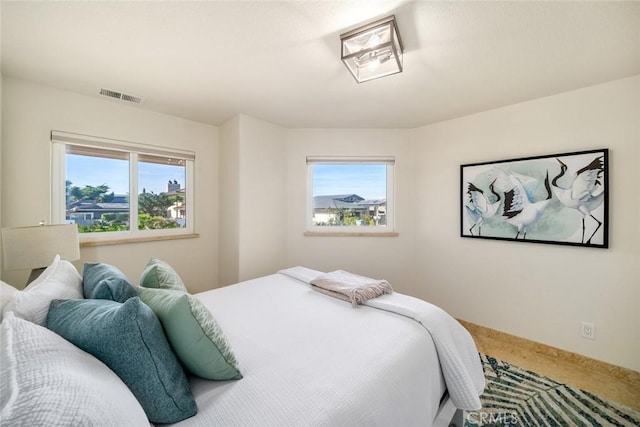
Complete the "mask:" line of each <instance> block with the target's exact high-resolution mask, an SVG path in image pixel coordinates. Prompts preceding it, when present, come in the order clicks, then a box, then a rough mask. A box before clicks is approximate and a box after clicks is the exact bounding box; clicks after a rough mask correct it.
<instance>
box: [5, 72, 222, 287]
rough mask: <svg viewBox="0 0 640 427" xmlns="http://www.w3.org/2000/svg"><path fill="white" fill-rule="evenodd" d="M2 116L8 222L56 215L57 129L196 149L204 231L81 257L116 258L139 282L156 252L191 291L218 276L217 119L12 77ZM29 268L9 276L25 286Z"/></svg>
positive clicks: (200, 218)
mask: <svg viewBox="0 0 640 427" xmlns="http://www.w3.org/2000/svg"><path fill="white" fill-rule="evenodd" d="M2 124H3V127H2V140H3V143H2V159H1V160H2V171H1V172H0V175H1V178H2V187H1V189H2V194H1V197H0V198H1V199H2V215H1V218H2V226H3V227H17V226H27V225H36V224H38V222H39V221H40V220H41V219H44V220H46V221H50V218H51V212H50V204H51V203H50V200H51V197H50V191H51V178H50V175H51V174H50V166H51V160H50V153H51V150H50V145H51V143H50V137H49V133H50V132H51V130H53V129H56V130H62V131H69V132H76V133H82V134H87V135H95V136H100V137H106V138H114V139H121V140H128V141H134V142H141V143H146V144H153V145H160V146H168V147H177V148H184V149H189V150H193V151H195V152H196V157H197V158H196V170H195V174H196V182H197V186H196V188H195V191H196V217H197V218H198V222H197V223H196V225H195V226H196V232H198V233H199V234H200V237H199V238H195V239H183V240H171V241H156V242H148V243H130V244H120V245H113V246H98V247H92V248H83V249H82V250H81V257H82V259H81V260H80V261H77V262H75V265H76V266H77V267H78V268H79V269H80V268H81V267H82V265H83V263H84V262H88V261H96V260H98V261H101V262H106V263H110V264H114V265H116V266H118V267H119V268H120V269H121V270H122V271H123V272H124V273H125V274H127V275H128V276H129V278H130V279H131V280H132V281H134V282H136V283H137V281H138V279H139V278H140V274H141V273H142V270H143V269H144V266H145V264H146V262H147V260H148V259H149V257H152V256H153V257H157V258H160V259H163V260H165V261H167V262H169V263H170V264H171V265H172V266H173V267H174V268H175V269H176V270H177V271H178V273H179V274H180V275H181V277H182V278H183V280H184V282H185V284H186V285H187V286H188V288H189V289H190V290H191V291H194V292H195V291H198V290H204V289H209V288H212V287H214V286H216V285H217V284H218V245H217V242H218V220H217V214H218V177H217V166H218V161H217V159H218V128H217V127H214V126H209V125H205V124H202V123H196V122H193V121H188V120H183V119H179V118H176V117H172V116H168V115H165V114H159V113H153V112H149V111H145V110H143V109H141V108H136V107H130V106H126V105H123V104H121V103H118V102H116V101H113V102H112V101H109V100H103V99H98V98H97V96H96V98H93V97H87V96H81V95H76V94H73V93H71V92H67V91H61V90H56V89H52V88H49V87H46V86H41V85H37V84H32V83H27V82H24V81H20V80H14V79H6V78H4V79H3V85H2ZM28 274H29V272H28V271H3V272H2V279H3V280H4V281H7V282H9V283H11V284H14V285H15V286H19V287H20V286H22V285H23V284H24V282H25V281H26V278H27V276H28Z"/></svg>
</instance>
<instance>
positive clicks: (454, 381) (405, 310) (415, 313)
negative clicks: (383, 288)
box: [280, 267, 485, 411]
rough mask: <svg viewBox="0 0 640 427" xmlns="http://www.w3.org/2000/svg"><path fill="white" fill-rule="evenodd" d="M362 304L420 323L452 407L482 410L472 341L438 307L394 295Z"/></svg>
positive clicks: (307, 276) (302, 275) (312, 274)
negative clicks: (434, 353)
mask: <svg viewBox="0 0 640 427" xmlns="http://www.w3.org/2000/svg"><path fill="white" fill-rule="evenodd" d="M280 273H281V274H285V275H288V276H291V277H294V278H296V279H298V280H301V281H303V282H305V283H309V284H310V283H311V281H312V280H313V279H314V278H316V277H318V276H320V275H321V274H323V273H322V272H320V271H316V270H311V269H309V268H305V267H294V268H289V269H286V270H281V271H280ZM363 304H364V305H367V306H369V307H374V308H377V309H379V310H384V311H389V312H391V313H395V314H399V315H401V316H406V317H408V318H410V319H413V320H415V321H416V322H418V323H420V325H422V326H423V327H424V328H425V329H426V330H427V331H428V332H429V333H430V334H431V337H432V338H433V342H434V344H435V346H436V350H437V351H438V357H439V359H440V365H441V367H442V372H443V375H444V380H445V383H446V385H447V390H448V391H449V395H450V396H451V400H452V401H453V404H454V405H455V406H456V408H460V409H465V410H469V411H476V410H479V409H480V408H481V407H482V404H481V403H480V394H482V391H483V390H484V385H485V384H484V373H483V371H482V364H481V362H480V357H479V356H478V350H477V348H476V345H475V343H474V342H473V338H471V335H470V334H469V332H468V331H467V330H466V329H464V328H463V327H462V325H460V323H458V322H457V321H456V320H455V319H454V318H453V317H451V316H450V315H449V314H448V313H447V312H445V311H444V310H442V309H441V308H440V307H437V306H435V305H433V304H430V303H428V302H426V301H423V300H420V299H418V298H414V297H411V296H408V295H403V294H399V293H397V292H396V293H393V294H391V295H381V296H379V297H377V298H373V299H369V300H366V301H364V302H363Z"/></svg>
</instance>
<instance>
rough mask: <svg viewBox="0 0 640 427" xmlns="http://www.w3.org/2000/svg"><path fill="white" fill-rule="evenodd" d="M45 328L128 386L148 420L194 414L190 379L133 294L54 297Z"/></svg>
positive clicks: (166, 420)
mask: <svg viewBox="0 0 640 427" xmlns="http://www.w3.org/2000/svg"><path fill="white" fill-rule="evenodd" d="M47 327H48V328H49V329H51V330H52V331H54V332H56V333H57V334H58V335H61V336H62V337H63V338H65V339H66V340H67V341H69V342H71V343H72V344H74V345H75V346H76V347H79V348H80V349H82V350H84V351H86V352H87V353H90V354H92V355H94V356H95V357H96V358H98V359H99V360H100V361H102V362H103V363H104V364H105V365H107V366H108V367H109V368H111V370H112V371H113V372H115V373H116V374H117V375H118V376H119V377H120V378H121V379H122V381H123V382H124V383H125V384H126V385H127V386H128V387H129V389H130V390H131V392H132V393H133V395H134V396H135V397H136V398H137V399H138V402H140V406H142V408H143V409H144V411H145V413H146V414H147V417H148V418H149V421H151V422H152V423H175V422H178V421H181V420H184V419H185V418H189V417H191V416H193V415H195V414H196V412H197V408H196V403H195V400H194V399H193V395H192V394H191V389H190V388H189V383H188V381H187V378H186V376H185V373H184V371H183V369H182V366H181V365H180V363H179V362H178V360H177V358H176V356H175V354H174V353H173V351H172V350H171V347H170V346H169V343H168V342H167V339H166V337H165V335H164V332H163V330H162V326H161V325H160V321H159V320H158V318H157V317H156V316H155V314H153V312H152V311H151V309H150V308H149V307H147V306H146V305H145V304H144V303H142V302H141V301H140V299H139V298H138V297H134V298H130V299H128V300H127V301H126V302H125V303H118V302H115V301H108V300H100V299H85V300H54V301H53V302H52V303H51V307H50V308H49V315H48V317H47Z"/></svg>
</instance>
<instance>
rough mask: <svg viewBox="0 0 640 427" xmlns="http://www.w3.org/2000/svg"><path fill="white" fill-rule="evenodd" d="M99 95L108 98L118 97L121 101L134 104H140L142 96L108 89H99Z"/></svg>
mask: <svg viewBox="0 0 640 427" xmlns="http://www.w3.org/2000/svg"><path fill="white" fill-rule="evenodd" d="M100 95H102V96H108V97H109V98H114V99H119V100H121V101H127V102H133V103H134V104H140V103H141V102H142V98H140V97H139V96H135V95H129V94H126V93H122V92H116V91H115V90H109V89H104V88H102V89H100Z"/></svg>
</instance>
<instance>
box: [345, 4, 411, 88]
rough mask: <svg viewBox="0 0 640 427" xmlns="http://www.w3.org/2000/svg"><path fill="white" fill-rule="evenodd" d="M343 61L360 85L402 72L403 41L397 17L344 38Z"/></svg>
mask: <svg viewBox="0 0 640 427" xmlns="http://www.w3.org/2000/svg"><path fill="white" fill-rule="evenodd" d="M340 40H341V42H342V61H343V62H344V64H345V65H346V66H347V69H348V70H349V72H350V73H351V75H353V77H354V78H355V79H356V81H357V82H358V83H362V82H366V81H367V80H372V79H377V78H379V77H383V76H388V75H391V74H396V73H400V72H402V41H401V40H400V34H399V33H398V27H397V25H396V20H395V17H394V16H389V17H387V18H383V19H380V20H378V21H375V22H372V23H370V24H367V25H365V26H362V27H359V28H356V29H354V30H351V31H349V32H347V33H344V34H342V35H340Z"/></svg>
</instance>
